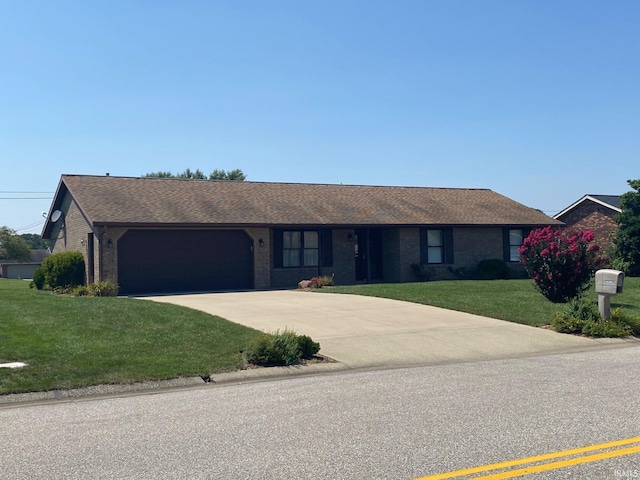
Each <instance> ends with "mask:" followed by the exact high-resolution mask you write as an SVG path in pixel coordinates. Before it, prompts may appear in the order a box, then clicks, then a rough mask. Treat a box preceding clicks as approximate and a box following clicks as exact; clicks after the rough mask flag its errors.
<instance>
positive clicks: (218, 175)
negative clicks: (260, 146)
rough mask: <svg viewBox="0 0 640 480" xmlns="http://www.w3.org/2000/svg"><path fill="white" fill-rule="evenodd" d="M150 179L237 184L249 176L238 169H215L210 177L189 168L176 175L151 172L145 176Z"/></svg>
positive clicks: (200, 171)
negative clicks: (221, 181)
mask: <svg viewBox="0 0 640 480" xmlns="http://www.w3.org/2000/svg"><path fill="white" fill-rule="evenodd" d="M144 176H145V177H148V178H188V179H193V180H207V179H208V180H233V181H236V182H243V181H245V180H246V179H247V176H246V175H245V174H244V173H243V172H242V170H240V169H239V168H236V169H235V170H229V171H228V172H227V171H226V170H219V169H215V170H214V171H213V172H211V173H210V174H209V176H207V175H205V173H204V172H203V171H202V170H200V169H199V168H198V169H196V170H195V171H193V170H191V169H190V168H187V169H186V170H185V171H183V172H179V173H176V174H175V175H174V174H173V173H171V172H163V171H158V172H150V173H146V174H145V175H144Z"/></svg>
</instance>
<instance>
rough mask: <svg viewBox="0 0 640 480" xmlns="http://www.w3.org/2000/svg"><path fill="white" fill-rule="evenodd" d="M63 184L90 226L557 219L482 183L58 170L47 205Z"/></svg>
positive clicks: (496, 222) (538, 222) (529, 222)
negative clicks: (392, 183)
mask: <svg viewBox="0 0 640 480" xmlns="http://www.w3.org/2000/svg"><path fill="white" fill-rule="evenodd" d="M65 190H68V191H69V192H70V193H71V195H72V196H73V198H74V199H75V201H76V203H77V204H78V205H79V207H80V209H81V210H82V211H83V212H84V214H85V216H86V217H87V219H88V220H89V221H90V222H91V223H93V224H94V225H117V224H123V225H148V226H152V225H153V226H160V225H165V226H170V225H193V226H195V225H225V226H233V225H237V226H241V225H242V226H250V225H327V226H329V225H332V226H339V225H349V226H367V225H371V226H373V225H433V224H435V225H532V226H534V225H540V226H542V225H549V224H552V225H561V222H558V221H556V220H553V219H552V218H550V217H548V216H546V215H544V214H543V213H541V212H539V211H537V210H535V209H532V208H529V207H526V206H524V205H522V204H520V203H517V202H515V201H513V200H511V199H509V198H507V197H504V196H502V195H500V194H497V193H495V192H493V191H491V190H486V189H460V188H425V187H378V186H358V185H322V184H298V183H264V182H231V181H211V180H184V179H166V178H162V179H160V178H134V177H113V176H83V175H63V176H62V178H61V183H60V186H59V188H58V193H57V196H56V199H54V208H55V207H56V205H57V204H58V203H59V202H60V201H61V197H62V194H63V193H64V191H65ZM45 228H46V227H45Z"/></svg>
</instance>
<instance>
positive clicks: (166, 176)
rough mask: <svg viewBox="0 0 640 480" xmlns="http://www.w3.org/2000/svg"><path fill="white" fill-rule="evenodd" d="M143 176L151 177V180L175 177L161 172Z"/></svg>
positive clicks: (169, 173)
mask: <svg viewBox="0 0 640 480" xmlns="http://www.w3.org/2000/svg"><path fill="white" fill-rule="evenodd" d="M144 176H145V177H152V178H174V177H175V175H174V174H173V173H171V172H162V171H158V172H149V173H145V174H144Z"/></svg>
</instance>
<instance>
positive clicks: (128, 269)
mask: <svg viewBox="0 0 640 480" xmlns="http://www.w3.org/2000/svg"><path fill="white" fill-rule="evenodd" d="M251 246H252V243H251V239H250V238H249V236H248V235H247V234H246V233H245V232H243V231H240V230H185V231H180V230H130V231H129V232H127V233H126V234H125V235H124V236H123V237H122V238H121V239H120V240H119V241H118V280H119V283H120V288H121V291H122V293H125V294H127V293H156V292H185V291H202V290H205V291H206V290H237V289H247V288H252V287H253V252H252V248H251Z"/></svg>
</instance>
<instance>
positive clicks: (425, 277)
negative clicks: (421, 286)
mask: <svg viewBox="0 0 640 480" xmlns="http://www.w3.org/2000/svg"><path fill="white" fill-rule="evenodd" d="M409 266H410V267H411V272H412V273H413V274H414V275H415V276H416V278H417V279H418V281H420V282H428V281H429V280H431V279H432V278H433V276H434V275H435V274H436V272H435V270H434V269H433V268H432V267H430V266H429V265H426V264H424V263H412V264H411V265H409ZM449 268H451V267H449Z"/></svg>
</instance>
